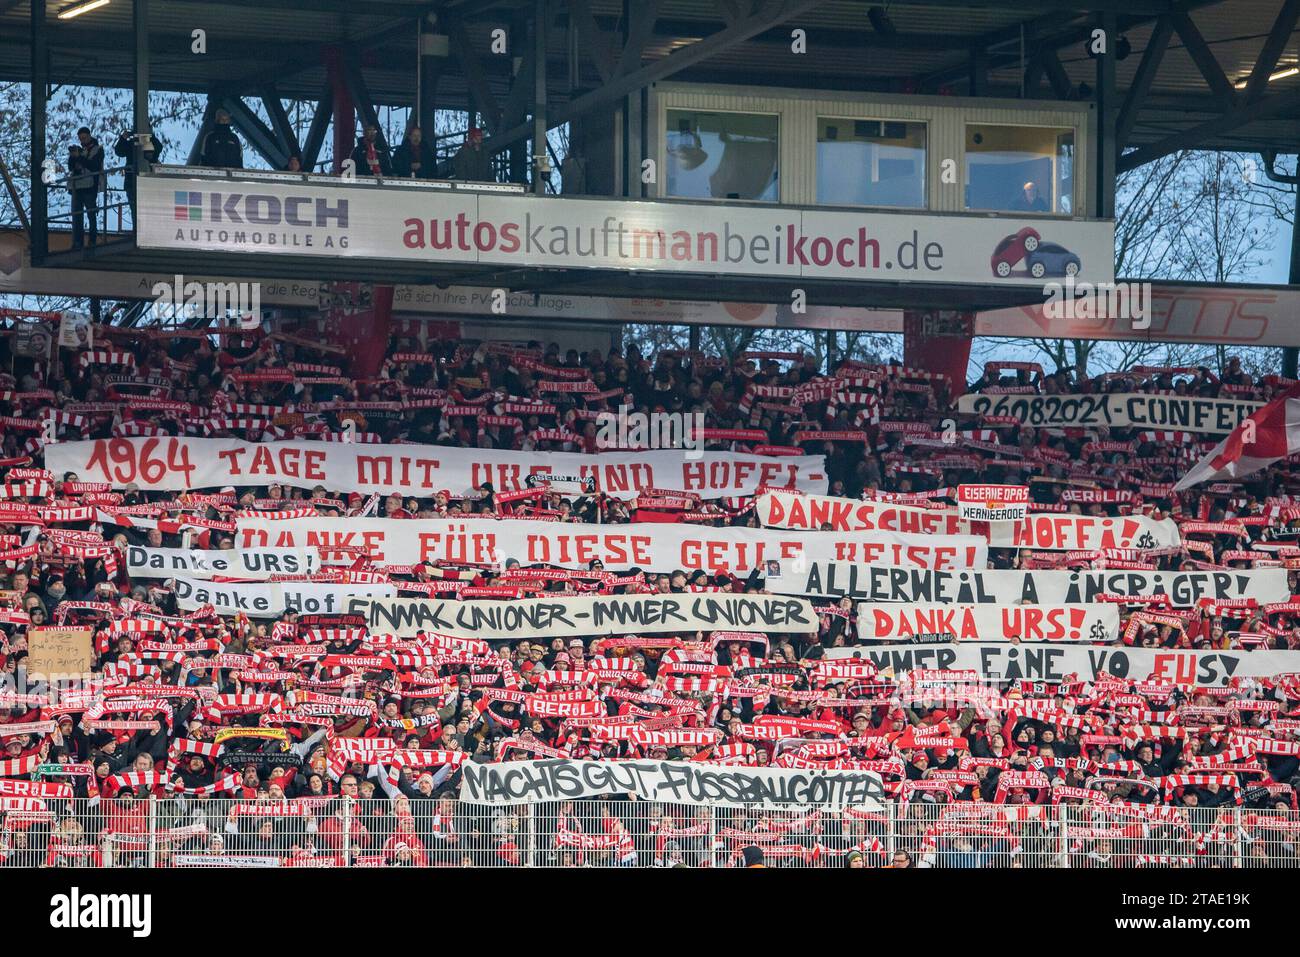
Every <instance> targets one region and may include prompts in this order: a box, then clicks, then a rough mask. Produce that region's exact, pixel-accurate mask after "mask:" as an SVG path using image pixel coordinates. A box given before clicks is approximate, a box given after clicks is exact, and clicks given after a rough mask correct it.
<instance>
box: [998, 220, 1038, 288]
mask: <svg viewBox="0 0 1300 957" xmlns="http://www.w3.org/2000/svg"><path fill="white" fill-rule="evenodd" d="M1041 238H1042V237H1041V236H1039V235H1038V230H1036V229H1034V227H1032V226H1026V227H1025V228H1024V229H1022V230H1020V232H1018V233H1016V234H1015V235H1014V236H1008V237H1006V238H1005V239H1004V240H1002V242H1000V243H998V248H997V249H995V250H993V258H992V259H991V260H990V263H991V264H992V266H993V275H995V276H998V277H1001V278H1002V279H1005V278H1006V277H1007V276H1010V275H1011V268H1012V267H1013V266H1015V264H1016V263H1018V262H1020V260H1022V259H1024V258H1025V254H1026V253H1032V252H1033V251H1034V250H1035V249H1037V248H1038V241H1039V240H1040V239H1041Z"/></svg>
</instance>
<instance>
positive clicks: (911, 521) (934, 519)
mask: <svg viewBox="0 0 1300 957" xmlns="http://www.w3.org/2000/svg"><path fill="white" fill-rule="evenodd" d="M754 507H755V509H756V511H757V513H758V520H759V521H760V522H762V523H763V524H764V525H765V526H767V527H769V528H806V529H811V530H814V531H816V530H820V529H821V528H822V526H823V525H827V524H829V525H830V526H831V531H836V532H873V531H886V532H908V533H912V534H918V533H919V534H928V535H960V534H969V533H970V523H968V522H964V521H962V519H961V517H960V516H959V515H958V514H957V513H956V512H955V511H953V510H952V509H943V508H914V507H912V506H910V505H891V504H890V503H888V502H861V501H857V500H855V499H851V498H837V497H835V496H832V495H796V494H794V493H792V492H765V493H764V494H762V495H759V496H758V497H757V498H755V500H754Z"/></svg>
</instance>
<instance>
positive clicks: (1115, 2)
mask: <svg viewBox="0 0 1300 957" xmlns="http://www.w3.org/2000/svg"><path fill="white" fill-rule="evenodd" d="M47 2H48V11H47V23H48V35H49V42H50V67H51V78H52V81H53V82H54V83H56V84H69V83H77V84H91V85H107V86H118V87H129V86H130V85H131V82H132V70H133V64H132V49H133V33H132V3H131V2H130V0H110V2H109V3H108V4H107V6H104V7H100V8H98V9H96V10H93V11H91V12H89V13H87V14H84V15H83V16H79V17H77V18H75V19H72V20H59V19H57V15H58V14H59V13H60V12H61V11H63V10H65V9H66V8H67V7H69V6H72V5H74V0H47ZM534 2H535V0H442V2H438V3H432V2H429V0H360V2H358V0H221V2H209V0H166V2H160V0H153V2H151V3H150V6H149V21H150V61H151V62H150V65H149V69H150V87H151V89H153V90H186V91H195V92H209V91H212V90H214V89H215V90H221V91H223V92H225V93H227V94H233V95H236V96H238V95H257V96H262V95H266V93H267V91H268V90H271V91H273V92H274V93H275V94H278V95H279V96H280V97H284V98H296V99H309V100H315V99H318V98H319V97H320V96H321V92H322V90H323V89H324V87H325V82H326V79H325V68H324V66H323V64H322V55H323V52H324V50H325V49H326V48H328V47H330V46H343V47H345V48H349V49H352V50H355V51H356V54H357V57H358V59H359V62H360V65H361V69H362V72H363V74H364V79H365V84H366V88H367V89H368V91H369V94H370V97H371V100H372V105H401V104H410V103H411V101H412V99H413V97H414V91H415V87H416V75H417V66H418V53H417V38H416V30H417V28H416V25H417V22H418V21H419V20H420V18H421V17H427V16H428V15H430V14H436V15H437V16H438V20H437V23H436V25H435V24H434V23H432V22H431V21H429V20H427V19H426V21H425V22H426V24H427V26H426V29H427V30H429V31H435V30H436V31H437V32H443V33H445V34H447V35H448V36H449V37H450V42H449V43H448V50H449V56H447V58H446V59H445V61H444V65H443V68H442V69H441V70H440V71H439V73H440V76H439V81H438V87H437V106H438V107H439V108H461V109H463V108H465V107H466V105H467V103H468V94H469V91H471V90H472V91H473V94H474V95H475V96H476V97H477V98H478V100H479V102H480V103H482V102H483V101H484V99H485V98H486V99H488V100H492V101H495V103H496V104H497V105H499V106H502V107H507V106H508V102H507V101H508V99H509V92H510V86H511V79H512V73H513V68H514V63H513V61H514V57H513V56H511V55H506V56H499V55H498V56H493V55H491V54H490V53H489V52H488V48H489V37H490V34H491V31H493V30H494V29H497V28H504V29H506V30H507V31H510V32H512V33H513V35H514V36H515V37H518V36H519V35H520V34H521V33H522V34H524V35H525V36H527V32H528V21H529V19H530V17H531V11H532V10H533V9H534ZM30 10H31V3H30V0H0V79H4V80H25V79H27V78H28V77H29V76H30V70H31V64H30V50H31V25H30ZM548 11H549V20H550V26H551V29H550V31H549V33H548V42H547V49H548V71H547V74H548V81H547V85H548V87H549V98H550V101H551V113H552V116H553V117H555V118H563V114H564V110H563V109H562V107H563V105H564V104H565V102H566V101H568V100H571V99H573V98H574V97H575V96H576V95H577V93H578V92H585V91H590V90H596V89H599V88H601V87H602V86H609V85H610V84H609V81H610V79H611V78H617V79H620V80H622V81H624V83H623V84H622V85H624V86H626V85H627V84H629V83H630V84H631V87H632V88H633V89H635V88H636V87H637V86H641V85H644V84H645V83H648V82H653V81H655V80H659V79H667V78H669V77H671V78H672V79H674V80H677V81H692V80H696V81H714V82H725V83H731V84H748V85H755V86H764V85H772V86H798V87H801V88H808V87H809V86H816V87H822V88H831V89H840V90H865V91H870V90H878V91H890V92H917V93H934V92H949V91H950V92H953V93H958V94H975V95H983V96H992V97H1000V96H1006V97H1020V96H1032V97H1036V98H1052V97H1055V98H1059V99H1084V100H1088V99H1092V97H1093V95H1094V91H1093V87H1094V86H1095V85H1096V73H1097V71H1096V66H1095V63H1094V62H1093V60H1092V59H1090V57H1089V55H1088V52H1087V50H1086V47H1085V40H1086V39H1087V38H1088V37H1089V35H1090V33H1091V31H1092V29H1094V28H1095V27H1096V26H1097V25H1098V23H1099V22H1100V20H1099V17H1101V16H1104V15H1110V16H1113V17H1114V18H1115V24H1116V27H1117V29H1118V31H1119V35H1120V36H1122V37H1123V38H1124V39H1125V40H1126V41H1127V47H1128V48H1129V50H1130V52H1129V53H1128V55H1127V56H1125V57H1124V58H1123V59H1122V60H1119V61H1118V62H1117V64H1116V88H1117V91H1118V93H1119V95H1120V97H1121V100H1122V102H1123V104H1124V110H1123V112H1122V113H1121V118H1120V124H1121V125H1120V131H1121V134H1122V135H1123V138H1124V140H1125V144H1126V145H1127V146H1129V147H1132V146H1147V147H1148V150H1146V151H1145V152H1144V153H1143V154H1142V156H1141V158H1142V159H1149V158H1154V155H1160V153H1162V152H1168V151H1170V150H1171V149H1176V148H1180V147H1191V146H1196V147H1205V148H1216V149H1231V150H1250V151H1255V150H1261V149H1275V150H1278V151H1281V152H1295V151H1296V150H1297V149H1300V123H1297V122H1296V116H1297V115H1300V75H1290V76H1287V75H1278V74H1285V73H1286V68H1287V67H1289V66H1294V65H1296V64H1297V63H1298V62H1300V44H1298V42H1297V37H1296V32H1295V28H1296V22H1297V17H1298V16H1300V0H1091V2H1068V0H969V2H965V3H958V2H955V0H890V2H888V3H885V4H873V3H866V2H860V0H550V2H549V6H548ZM796 26H797V27H800V28H802V29H804V30H805V31H806V32H807V42H808V47H809V53H808V55H807V59H805V58H804V57H800V56H791V55H788V54H789V44H790V30H791V29H792V28H793V27H796ZM196 28H201V29H203V30H205V31H206V34H207V53H206V54H205V55H196V54H193V53H191V52H190V47H191V42H192V39H191V32H192V31H193V30H194V29H196ZM521 45H522V46H523V47H527V46H528V43H527V42H524V43H523V44H521ZM625 48H626V53H624V52H623V51H624V49H625ZM511 52H512V53H513V52H514V51H511ZM779 52H780V53H783V54H785V55H775V54H777V53H779ZM524 72H526V71H523V70H521V71H520V73H521V75H522V74H523V73H524ZM1252 73H1253V74H1254V80H1253V81H1251V83H1250V85H1249V87H1248V88H1247V87H1245V85H1244V81H1246V80H1247V79H1248V78H1250V77H1251V76H1252ZM1270 76H1274V77H1275V79H1273V80H1272V81H1271V82H1270V80H1269V77H1270ZM611 99H612V98H611ZM557 108H559V109H558V111H557ZM489 128H491V127H489ZM1125 165H1130V164H1128V163H1125V162H1121V167H1123V166H1125Z"/></svg>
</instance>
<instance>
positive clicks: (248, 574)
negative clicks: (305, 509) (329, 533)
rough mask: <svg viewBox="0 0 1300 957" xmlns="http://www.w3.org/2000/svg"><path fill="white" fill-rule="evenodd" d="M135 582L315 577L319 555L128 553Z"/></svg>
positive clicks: (291, 551)
mask: <svg viewBox="0 0 1300 957" xmlns="http://www.w3.org/2000/svg"><path fill="white" fill-rule="evenodd" d="M126 568H127V571H128V572H129V573H130V575H131V577H132V578H175V577H176V576H178V575H179V576H182V577H185V578H202V579H210V578H213V577H214V576H215V577H219V578H242V579H246V580H248V581H267V580H268V579H269V578H270V577H271V576H272V575H314V574H315V573H316V572H318V571H320V554H319V553H318V552H316V551H315V549H303V548H246V549H233V548H216V549H209V550H206V551H205V550H200V549H191V548H142V547H140V546H139V545H131V546H129V547H128V548H127V550H126Z"/></svg>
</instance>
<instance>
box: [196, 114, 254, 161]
mask: <svg viewBox="0 0 1300 957" xmlns="http://www.w3.org/2000/svg"><path fill="white" fill-rule="evenodd" d="M200 156H201V159H200V162H201V163H202V164H203V165H204V166H215V167H217V168H218V169H243V168H244V147H243V144H242V143H240V142H239V137H238V136H236V135H235V131H234V130H232V129H231V128H230V114H229V113H227V112H226V111H225V110H217V116H216V124H215V125H214V126H213V127H212V129H211V130H210V131H209V132H208V135H207V136H205V137H203V148H202V149H201V150H200Z"/></svg>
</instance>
